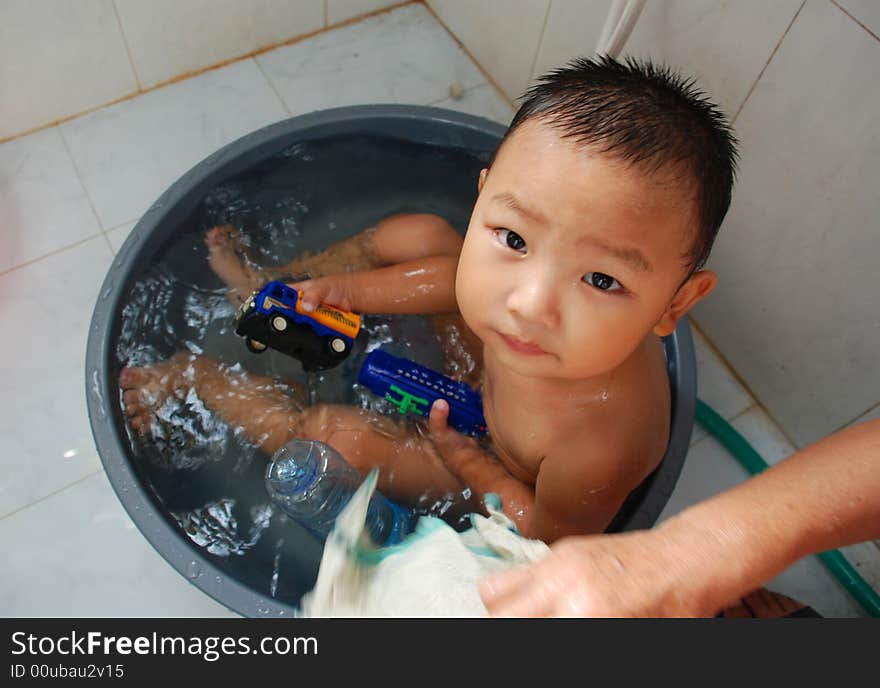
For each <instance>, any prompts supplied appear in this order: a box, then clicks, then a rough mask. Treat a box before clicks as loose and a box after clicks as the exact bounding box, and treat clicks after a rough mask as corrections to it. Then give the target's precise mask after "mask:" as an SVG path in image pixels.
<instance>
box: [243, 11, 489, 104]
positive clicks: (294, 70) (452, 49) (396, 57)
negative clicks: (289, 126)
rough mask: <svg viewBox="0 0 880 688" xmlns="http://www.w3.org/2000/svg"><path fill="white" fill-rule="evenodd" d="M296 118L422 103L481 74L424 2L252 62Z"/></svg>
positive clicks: (477, 79)
mask: <svg viewBox="0 0 880 688" xmlns="http://www.w3.org/2000/svg"><path fill="white" fill-rule="evenodd" d="M256 59H257V61H258V63H259V64H260V66H261V67H262V69H263V71H264V72H265V73H266V75H267V76H268V77H269V80H270V81H271V82H272V84H273V85H274V86H275V89H276V90H277V92H278V93H279V94H280V95H281V97H282V98H283V99H284V102H285V103H286V105H287V107H288V108H289V109H290V111H291V113H293V114H295V115H296V114H302V113H304V112H310V111H312V110H320V109H323V108H328V107H337V106H341V105H355V104H363V103H409V104H416V105H427V104H428V103H433V102H436V101H438V100H440V99H442V98H444V97H446V95H447V94H448V92H449V86H450V84H451V83H453V82H458V83H460V84H461V85H462V86H463V87H464V88H470V87H471V86H477V85H479V84H480V83H483V82H484V78H483V76H482V75H481V74H480V72H479V70H478V69H477V68H476V67H475V66H474V64H473V62H472V61H471V60H470V59H469V58H468V57H467V55H466V54H465V53H464V52H463V51H462V50H461V49H460V48H459V47H458V46H457V45H456V44H455V41H454V40H453V39H452V38H451V37H450V36H449V34H448V33H447V32H446V31H444V29H443V27H442V26H440V24H439V23H438V22H437V21H436V19H434V17H432V16H431V14H430V13H429V12H428V11H427V10H426V9H425V8H424V6H423V5H421V4H415V5H406V6H404V7H401V8H400V9H396V10H393V11H391V12H388V13H386V14H380V15H377V16H375V17H370V18H369V19H365V20H364V21H361V22H357V23H355V24H351V25H348V26H343V27H340V28H338V29H334V30H332V31H328V32H326V33H322V34H319V35H317V36H313V37H311V38H309V39H306V40H304V41H300V42H299V43H294V44H293V45H289V46H285V47H283V48H278V49H276V50H273V51H271V52H269V53H266V54H264V55H260V56H258V57H257V58H256Z"/></svg>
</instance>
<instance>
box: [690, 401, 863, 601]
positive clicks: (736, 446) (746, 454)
mask: <svg viewBox="0 0 880 688" xmlns="http://www.w3.org/2000/svg"><path fill="white" fill-rule="evenodd" d="M696 418H697V422H698V423H699V424H700V425H702V426H703V427H704V428H705V429H706V430H707V431H708V432H709V433H710V434H711V435H713V436H714V437H715V439H717V440H718V441H719V442H720V443H721V444H722V445H724V447H725V448H726V449H727V450H728V451H729V452H730V453H731V454H733V456H734V457H735V458H736V459H737V460H738V461H739V462H740V463H741V464H742V465H743V467H744V468H745V469H746V470H747V471H748V472H749V473H750V474H751V475H757V474H758V473H760V472H761V471H763V470H766V469H767V468H769V466H768V465H767V462H766V461H764V459H763V458H761V455H760V454H758V452H756V451H755V449H754V447H752V445H751V444H749V443H748V441H746V439H745V437H743V436H742V435H740V434H739V433H738V432H737V431H736V430H735V429H734V427H733V426H732V425H730V423H728V422H727V421H726V420H724V418H722V417H721V416H720V415H718V413H717V412H716V411H715V410H714V409H712V408H711V407H710V406H708V405H707V404H706V403H705V402H704V401H702V400H700V399H697V415H696ZM816 556H817V557H819V560H820V561H821V562H822V563H823V564H824V565H825V566H826V568H827V569H828V570H829V571H831V573H832V575H833V576H834V577H835V578H836V579H837V580H838V581H839V582H840V584H841V585H842V586H843V587H844V589H846V591H847V592H848V593H849V594H850V595H852V597H853V599H855V601H856V602H858V603H859V604H860V605H861V606H862V608H863V609H864V610H865V612H867V614H868V615H869V616H875V617H880V595H878V594H877V592H876V591H875V590H874V589H873V588H872V587H871V586H870V585H868V583H867V581H865V579H864V578H862V577H861V576H860V575H859V573H858V571H856V570H855V569H854V568H853V567H852V565H851V564H850V563H849V562H848V561H847V560H846V558H845V557H844V556H843V555H842V554H841V553H840V551H839V550H836V549H832V550H829V551H827V552H820V553H819V554H817V555H816Z"/></svg>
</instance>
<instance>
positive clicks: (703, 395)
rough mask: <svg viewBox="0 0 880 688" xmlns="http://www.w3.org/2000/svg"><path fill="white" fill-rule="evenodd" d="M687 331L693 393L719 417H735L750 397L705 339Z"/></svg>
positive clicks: (745, 405) (694, 332)
mask: <svg viewBox="0 0 880 688" xmlns="http://www.w3.org/2000/svg"><path fill="white" fill-rule="evenodd" d="M691 334H692V335H693V338H694V357H695V358H696V359H697V396H698V397H699V398H700V399H702V400H703V401H705V402H706V403H707V404H708V405H709V406H711V407H712V408H713V409H714V410H715V411H716V412H718V414H719V415H720V416H721V417H722V418H725V419H727V420H730V419H732V418H736V417H737V416H738V415H740V414H741V413H742V412H743V411H745V410H746V409H747V408H749V407H750V406H751V405H752V404H753V403H754V400H753V399H752V397H751V395H750V394H749V393H748V392H747V391H746V389H745V388H744V387H743V386H742V385H741V384H740V383H739V382H738V381H737V379H736V378H735V377H734V375H733V373H732V372H731V371H730V369H729V368H728V367H727V365H726V364H725V363H724V361H723V360H722V359H721V358H720V357H719V356H718V354H716V353H715V351H714V350H713V348H712V345H711V344H709V343H708V342H707V341H706V338H705V337H703V335H702V334H700V332H699V331H697V330H696V329H692V330H691Z"/></svg>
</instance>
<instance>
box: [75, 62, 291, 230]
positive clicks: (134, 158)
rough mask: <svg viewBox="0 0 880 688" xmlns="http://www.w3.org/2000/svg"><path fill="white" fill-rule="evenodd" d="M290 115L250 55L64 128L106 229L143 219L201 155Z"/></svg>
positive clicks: (99, 112) (94, 114)
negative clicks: (160, 197) (154, 203)
mask: <svg viewBox="0 0 880 688" xmlns="http://www.w3.org/2000/svg"><path fill="white" fill-rule="evenodd" d="M243 103H246V107H245V106H243V105H242V104H243ZM286 116H287V112H286V111H285V109H284V106H283V104H282V103H281V102H280V101H279V99H278V96H277V95H276V94H275V92H274V91H273V90H272V88H271V87H270V86H269V83H268V82H267V81H266V79H265V77H264V76H263V74H262V72H260V70H259V68H258V67H257V65H256V63H255V62H254V61H253V60H250V59H249V60H242V61H241V62H236V63H234V64H231V65H229V66H227V67H223V68H222V69H217V70H214V71H211V72H207V73H205V74H201V75H199V76H197V77H193V78H192V79H187V80H186V81H183V82H180V83H177V84H172V85H170V86H166V87H165V88H161V89H158V90H156V91H151V92H149V93H145V94H143V95H141V96H138V97H137V98H133V99H131V100H127V101H125V102H123V103H119V104H117V105H114V106H112V107H108V108H105V109H103V110H100V111H98V112H94V113H92V114H90V115H86V116H84V117H81V118H79V119H76V120H73V121H71V122H67V123H66V124H64V125H62V127H61V131H62V134H63V135H64V137H65V139H66V140H67V142H68V144H69V146H70V151H71V154H72V155H73V158H74V160H75V162H76V165H77V168H78V169H79V171H80V173H81V175H82V180H83V183H84V184H85V186H86V189H87V190H88V192H89V196H90V197H91V198H92V200H93V202H94V205H95V210H96V212H97V213H98V218H99V219H100V220H101V224H102V226H103V227H104V228H113V227H118V226H119V225H121V224H123V223H125V222H131V221H132V220H137V219H138V218H139V217H140V216H141V215H142V214H143V212H144V211H145V210H146V209H147V208H148V207H149V205H150V204H151V203H153V202H154V201H155V200H156V199H157V198H158V197H159V195H160V194H161V193H162V192H163V191H164V190H165V189H166V188H167V187H168V186H170V185H171V184H172V182H174V181H175V180H176V179H177V178H178V177H179V176H180V175H182V174H183V173H184V172H186V171H187V170H188V169H189V168H190V167H192V166H193V165H195V164H196V163H197V162H199V161H200V160H202V159H204V158H205V157H207V156H208V155H210V154H211V153H213V152H214V151H216V150H217V149H219V148H221V147H222V146H224V145H225V144H227V143H229V142H230V141H233V140H235V139H237V138H239V137H240V136H243V135H245V134H248V133H250V132H252V131H254V130H256V129H259V128H261V127H263V126H265V125H267V124H271V123H272V122H276V121H278V120H280V119H284V118H285V117H286Z"/></svg>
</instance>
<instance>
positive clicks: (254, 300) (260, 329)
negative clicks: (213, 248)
mask: <svg viewBox="0 0 880 688" xmlns="http://www.w3.org/2000/svg"><path fill="white" fill-rule="evenodd" d="M360 328H361V316H360V315H358V314H356V313H350V312H348V311H343V310H340V309H338V308H334V307H333V306H328V305H326V304H320V305H319V306H318V307H317V308H316V309H315V310H314V311H311V312H309V311H306V310H304V309H303V308H302V304H301V302H300V299H299V293H298V292H297V290H296V289H294V288H293V287H289V286H287V285H286V284H284V282H278V281H273V282H269V283H268V284H266V285H264V286H263V287H262V288H261V289H259V290H257V291H255V292H254V293H253V294H251V295H250V296H249V297H248V298H247V299H246V300H245V302H244V303H243V304H242V305H241V306H240V307H239V309H238V313H237V316H236V325H235V333H236V334H238V335H239V336H241V337H244V338H245V344H246V346H247V348H248V349H249V350H250V351H252V352H254V353H262V352H263V351H265V350H266V349H274V350H275V351H279V352H281V353H283V354H287V355H288V356H292V357H293V358H296V359H297V360H299V361H300V362H301V363H302V366H303V369H304V370H305V371H306V372H312V371H317V370H325V369H327V368H333V367H334V366H337V365H339V364H340V363H342V361H344V360H345V359H346V358H347V357H348V355H349V354H350V353H351V350H352V348H353V347H354V341H355V339H356V338H357V335H358V332H360Z"/></svg>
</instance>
